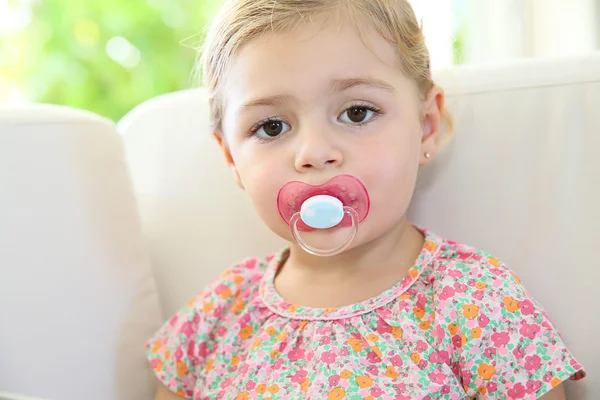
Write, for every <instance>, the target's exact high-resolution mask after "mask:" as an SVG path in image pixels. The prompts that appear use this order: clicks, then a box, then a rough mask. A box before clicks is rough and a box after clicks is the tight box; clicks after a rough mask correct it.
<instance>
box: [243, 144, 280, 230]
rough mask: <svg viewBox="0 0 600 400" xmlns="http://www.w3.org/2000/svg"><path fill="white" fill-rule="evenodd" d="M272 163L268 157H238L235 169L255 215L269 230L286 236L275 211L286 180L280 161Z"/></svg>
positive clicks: (277, 212)
mask: <svg viewBox="0 0 600 400" xmlns="http://www.w3.org/2000/svg"><path fill="white" fill-rule="evenodd" d="M273 161H274V160H270V158H269V156H268V155H264V156H259V157H252V158H243V157H240V158H239V163H238V164H237V168H238V173H239V174H240V178H241V179H242V182H243V183H244V188H245V191H246V193H247V195H248V197H249V198H250V201H251V203H252V205H253V207H254V209H255V210H256V212H257V214H258V215H259V216H260V218H261V219H262V220H263V221H264V222H265V224H266V225H267V226H268V227H269V228H270V229H271V230H273V231H274V232H275V233H277V234H278V235H283V234H287V232H288V228H287V225H286V224H285V222H284V221H283V219H282V218H281V216H280V215H279V211H278V210H277V194H278V193H279V190H280V189H281V187H282V186H283V185H284V184H285V183H287V180H286V178H285V173H284V171H283V169H282V165H281V160H277V162H275V163H274V162H273Z"/></svg>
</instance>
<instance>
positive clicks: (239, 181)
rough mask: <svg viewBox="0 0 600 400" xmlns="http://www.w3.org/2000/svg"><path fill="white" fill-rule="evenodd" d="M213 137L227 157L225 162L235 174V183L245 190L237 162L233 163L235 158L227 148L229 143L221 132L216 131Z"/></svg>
mask: <svg viewBox="0 0 600 400" xmlns="http://www.w3.org/2000/svg"><path fill="white" fill-rule="evenodd" d="M213 137H214V138H215V140H216V141H217V143H218V144H219V147H220V148H221V151H222V152H223V156H224V157H225V162H226V163H227V165H229V167H230V168H231V171H232V172H233V176H234V178H235V183H236V184H237V185H238V186H239V187H240V188H241V189H242V190H243V189H244V184H243V183H242V178H241V177H240V174H239V172H238V170H237V167H236V165H235V162H234V161H233V157H232V156H231V151H229V147H228V146H227V143H226V142H225V139H224V138H223V134H222V133H221V132H219V131H215V132H213Z"/></svg>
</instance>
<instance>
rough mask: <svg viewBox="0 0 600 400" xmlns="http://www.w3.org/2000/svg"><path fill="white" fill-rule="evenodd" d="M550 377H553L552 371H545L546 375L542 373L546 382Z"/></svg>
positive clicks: (550, 379)
mask: <svg viewBox="0 0 600 400" xmlns="http://www.w3.org/2000/svg"><path fill="white" fill-rule="evenodd" d="M552 378H554V377H553V376H552V372H547V373H546V375H544V378H543V380H544V382H546V383H548V382H550V381H552Z"/></svg>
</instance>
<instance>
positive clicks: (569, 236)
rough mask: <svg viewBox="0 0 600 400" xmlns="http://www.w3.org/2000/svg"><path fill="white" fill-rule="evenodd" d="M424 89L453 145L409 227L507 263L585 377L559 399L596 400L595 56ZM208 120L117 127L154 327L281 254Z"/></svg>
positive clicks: (200, 102) (195, 102) (163, 104)
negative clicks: (151, 282) (232, 275)
mask: <svg viewBox="0 0 600 400" xmlns="http://www.w3.org/2000/svg"><path fill="white" fill-rule="evenodd" d="M436 79H437V80H438V81H439V83H440V84H441V85H442V86H445V87H446V88H447V92H448V95H449V99H448V106H449V108H450V109H451V110H452V111H453V112H454V114H455V117H456V123H457V134H456V139H455V140H454V142H453V143H452V144H451V145H450V146H449V147H448V149H447V150H446V151H445V153H444V154H443V155H442V156H441V157H440V158H439V159H438V160H437V161H436V163H435V164H434V165H432V166H431V167H428V168H426V169H424V170H423V171H422V173H421V177H420V181H419V184H418V189H417V193H416V194H415V199H414V201H413V206H412V209H411V212H410V214H411V217H413V220H415V221H416V222H417V223H419V224H422V225H424V226H427V227H429V228H431V229H433V230H434V231H435V232H436V233H439V234H441V235H444V236H446V237H448V238H454V239H457V240H461V241H464V242H466V243H468V244H472V245H474V246H478V247H481V248H483V249H485V250H488V251H490V252H492V253H494V254H496V255H497V256H498V257H500V258H502V259H504V260H506V261H507V262H508V263H509V264H510V265H511V267H512V268H513V270H515V271H516V272H517V274H518V275H520V276H521V278H522V279H523V281H524V284H525V285H526V286H527V287H528V288H529V289H530V291H531V292H532V293H533V295H534V296H535V297H536V298H537V299H539V300H540V301H541V302H542V303H543V304H544V306H545V308H546V309H547V310H548V312H549V314H550V315H551V317H552V318H553V319H554V321H555V322H556V323H557V325H558V327H559V328H560V330H561V331H562V332H563V333H564V336H565V340H566V342H567V344H568V345H569V346H570V348H571V349H572V350H573V351H574V353H575V355H576V357H577V358H578V359H579V361H580V362H582V363H583V364H584V366H585V367H586V368H587V370H588V371H589V376H588V377H587V378H586V379H585V380H584V381H583V382H580V383H577V384H572V385H568V387H567V390H568V393H569V395H570V397H569V398H570V399H586V400H592V399H598V398H600V379H599V378H598V375H599V374H600V361H599V360H600V351H599V350H600V346H599V344H598V341H597V339H595V337H594V336H595V334H596V333H597V332H598V331H600V321H599V320H598V318H597V310H598V306H599V305H600V304H599V301H598V298H597V297H596V291H595V286H596V284H597V282H598V281H599V278H600V272H599V270H598V257H597V255H595V253H597V252H596V249H595V245H596V242H597V241H598V239H599V238H600V237H599V235H598V228H597V226H598V223H600V218H599V211H598V209H599V208H598V205H599V204H600V191H599V188H598V182H599V181H600V159H599V158H598V157H597V156H596V155H597V152H598V149H599V148H600V113H598V112H597V110H598V106H599V105H600V54H593V55H590V56H587V57H576V58H575V57H574V58H569V59H563V60H541V61H538V60H536V61H526V62H521V63H517V64H511V65H505V66H499V67H493V68H492V67H485V68H474V67H469V68H459V69H453V70H450V71H441V72H438V73H437V74H436ZM207 117H208V110H207V102H206V96H205V93H204V91H203V90H201V89H198V90H189V91H183V92H179V93H174V94H170V95H167V96H164V97H161V98H158V99H153V100H152V101H150V102H148V103H145V104H143V105H141V106H140V107H138V108H137V109H136V110H134V111H133V112H132V113H131V114H130V115H129V116H127V117H126V118H125V119H124V120H123V121H122V122H121V123H120V124H119V130H120V132H122V133H123V135H124V140H125V144H126V152H127V158H128V161H129V162H130V163H131V170H132V175H133V182H134V186H135V191H136V193H137V195H138V199H139V202H140V210H141V214H142V221H143V225H144V231H145V234H146V235H147V237H148V240H149V243H150V248H151V252H152V260H153V267H154V271H155V274H156V277H157V280H158V283H159V286H158V287H159V291H160V296H161V299H162V307H163V310H164V312H165V314H167V315H170V314H171V313H173V312H174V311H175V310H176V309H177V308H179V307H180V306H181V305H182V304H183V303H184V302H185V301H186V300H187V299H188V298H189V297H190V296H191V295H192V294H194V293H195V292H197V291H198V290H200V289H201V288H202V287H203V286H204V285H205V284H207V283H208V282H209V281H210V280H212V279H213V278H215V277H216V276H217V274H218V273H220V272H221V271H222V270H223V269H224V268H225V267H226V266H227V265H229V264H231V263H232V262H235V261H237V260H239V259H240V258H243V257H245V256H249V255H260V254H266V253H268V252H269V251H273V250H276V249H278V248H279V247H280V246H281V244H282V242H281V240H280V239H279V238H277V237H275V235H274V234H272V233H271V232H270V231H268V230H267V229H266V228H265V227H263V226H262V224H261V222H260V221H259V220H258V218H257V217H255V216H254V214H253V213H252V210H251V208H250V205H249V202H248V201H247V200H246V199H245V196H244V194H243V193H242V192H241V191H240V190H239V189H237V187H235V185H234V183H233V179H232V176H231V173H230V171H228V169H227V167H226V166H225V164H224V162H223V160H222V157H221V154H220V153H219V150H218V148H217V146H216V144H215V143H214V142H213V140H212V138H211V137H210V132H209V131H208V123H207Z"/></svg>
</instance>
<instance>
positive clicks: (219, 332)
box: [217, 326, 227, 336]
mask: <svg viewBox="0 0 600 400" xmlns="http://www.w3.org/2000/svg"><path fill="white" fill-rule="evenodd" d="M226 333H227V328H225V327H224V326H220V327H219V329H217V336H225V334H226Z"/></svg>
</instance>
